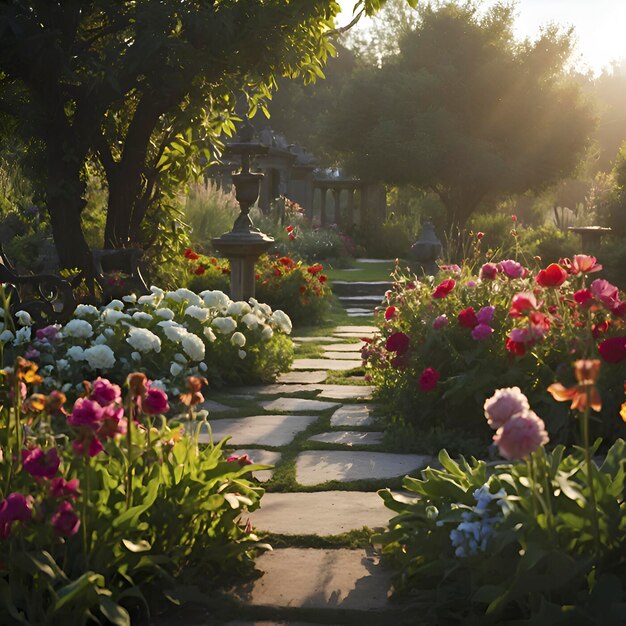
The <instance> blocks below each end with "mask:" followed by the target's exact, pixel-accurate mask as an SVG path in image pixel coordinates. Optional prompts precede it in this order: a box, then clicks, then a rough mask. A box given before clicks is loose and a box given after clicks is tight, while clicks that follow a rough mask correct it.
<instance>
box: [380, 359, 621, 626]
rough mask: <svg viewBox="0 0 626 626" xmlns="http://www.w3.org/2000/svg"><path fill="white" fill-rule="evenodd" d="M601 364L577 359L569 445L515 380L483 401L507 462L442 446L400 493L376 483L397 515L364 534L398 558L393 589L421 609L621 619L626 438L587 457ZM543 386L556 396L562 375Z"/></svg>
mask: <svg viewBox="0 0 626 626" xmlns="http://www.w3.org/2000/svg"><path fill="white" fill-rule="evenodd" d="M608 367H609V366H607V365H603V366H602V368H608ZM600 369H601V367H600V361H599V360H593V361H585V360H580V361H577V362H576V364H575V373H576V377H577V380H578V384H577V385H576V386H575V387H574V388H571V389H569V390H567V391H568V393H567V394H566V395H567V396H568V399H569V400H572V401H573V402H572V408H575V409H576V410H578V412H579V415H578V421H579V424H580V427H581V441H582V444H583V445H582V446H581V447H578V448H576V449H575V450H573V452H572V453H571V454H569V455H565V449H564V447H563V446H561V445H559V446H557V447H556V448H554V450H553V451H552V452H547V451H546V450H545V449H544V445H545V444H546V443H547V441H548V438H549V433H548V432H547V431H546V427H545V424H544V422H543V420H541V419H540V418H539V417H538V416H537V415H536V414H535V413H534V412H533V411H532V410H531V408H530V407H531V405H530V404H529V402H528V399H527V398H526V397H525V396H524V395H523V394H522V393H521V392H520V390H519V389H518V388H509V389H500V390H498V391H497V392H496V394H495V395H494V396H493V397H491V398H489V399H488V400H487V401H486V402H485V405H484V412H485V417H486V418H487V424H488V426H490V427H491V428H492V429H493V430H495V431H496V432H495V434H494V436H493V441H494V444H495V445H496V446H497V447H498V449H499V452H500V454H501V455H502V456H504V457H505V458H506V459H508V460H509V461H511V462H510V463H503V464H497V465H495V466H491V467H489V466H488V465H487V464H486V463H485V462H484V461H477V460H476V459H471V461H469V462H468V461H466V460H465V459H464V458H461V459H460V461H459V462H457V461H454V460H452V459H451V458H450V456H449V455H448V453H447V452H446V451H445V450H442V451H441V453H440V454H439V461H440V463H441V466H442V467H441V469H432V468H428V469H426V470H424V471H423V472H422V476H421V479H415V478H411V477H406V478H405V479H404V482H403V487H404V490H405V492H408V493H405V494H393V493H392V492H391V491H390V490H384V491H381V492H379V494H380V495H381V497H382V498H383V500H384V501H385V504H386V506H387V507H388V508H389V509H391V510H392V511H393V512H394V517H393V518H392V519H391V520H390V524H389V530H388V531H387V532H385V533H383V534H381V535H379V536H377V537H374V538H373V541H374V542H375V543H379V544H381V545H382V546H384V551H385V553H386V554H387V555H388V556H390V557H391V558H392V559H393V561H394V563H395V565H396V567H397V569H398V574H397V576H396V578H395V589H396V592H397V593H398V594H399V595H404V596H405V597H406V598H408V599H409V600H412V601H413V602H415V603H417V604H418V605H419V607H416V610H419V612H420V614H421V615H422V617H423V619H425V620H426V621H428V622H432V623H437V624H439V623H445V624H496V623H497V624H501V623H507V624H509V623H516V624H522V623H524V624H538V625H539V624H545V625H546V626H548V625H550V626H554V625H557V624H562V625H563V626H566V625H569V624H592V623H602V624H622V623H624V621H625V620H626V589H625V587H624V580H626V515H625V514H626V504H625V503H624V502H625V501H624V498H625V495H626V493H625V484H626V483H625V481H624V476H625V475H626V446H625V444H624V440H622V439H618V440H617V441H616V442H615V443H614V444H613V445H612V447H611V448H610V449H609V450H608V451H607V453H606V455H605V456H604V458H603V461H602V462H600V463H599V464H596V462H594V461H593V460H592V456H593V455H594V454H595V453H597V448H598V442H596V443H595V444H594V445H591V444H590V440H589V418H590V411H591V408H592V404H594V405H595V408H598V406H597V405H598V403H600V402H601V397H600V394H599V391H598V389H597V388H596V382H597V379H598V375H599V373H600ZM549 391H551V393H552V394H553V395H554V396H555V397H556V398H557V399H563V394H564V388H562V387H561V386H560V385H558V384H557V385H554V386H552V387H551V388H550V389H549ZM621 415H622V418H624V419H626V403H624V404H623V405H622V408H621ZM611 419H613V420H615V421H617V419H616V416H615V415H613V416H611Z"/></svg>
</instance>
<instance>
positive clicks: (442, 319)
mask: <svg viewBox="0 0 626 626" xmlns="http://www.w3.org/2000/svg"><path fill="white" fill-rule="evenodd" d="M448 323H449V320H448V316H447V315H446V314H445V313H444V314H443V315H438V316H437V317H436V318H435V319H434V320H433V328H434V329H435V330H439V329H440V328H443V327H444V326H447V325H448Z"/></svg>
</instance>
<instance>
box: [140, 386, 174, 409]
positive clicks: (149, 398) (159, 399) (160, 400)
mask: <svg viewBox="0 0 626 626" xmlns="http://www.w3.org/2000/svg"><path fill="white" fill-rule="evenodd" d="M141 410H142V411H143V412H144V413H146V414H148V415H161V414H162V413H166V412H167V411H169V410H170V405H169V404H168V403H167V394H166V393H165V391H163V390H162V389H158V388H157V387H150V389H148V391H147V392H146V395H145V396H144V397H143V398H142V399H141Z"/></svg>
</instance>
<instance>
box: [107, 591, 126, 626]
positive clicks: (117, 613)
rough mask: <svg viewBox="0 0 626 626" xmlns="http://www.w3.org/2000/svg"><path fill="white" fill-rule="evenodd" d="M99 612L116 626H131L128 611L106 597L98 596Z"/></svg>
mask: <svg viewBox="0 0 626 626" xmlns="http://www.w3.org/2000/svg"><path fill="white" fill-rule="evenodd" d="M100 611H101V612H102V615H104V617H106V618H107V619H108V620H109V622H111V623H112V624H115V625H116V626H131V624H130V615H129V614H128V611H127V610H126V609H125V608H124V607H121V606H120V605H119V604H117V603H116V602H114V601H113V600H111V598H108V597H107V596H100Z"/></svg>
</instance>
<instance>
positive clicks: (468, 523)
mask: <svg viewBox="0 0 626 626" xmlns="http://www.w3.org/2000/svg"><path fill="white" fill-rule="evenodd" d="M505 496H506V493H505V491H504V489H500V491H498V492H497V493H491V492H490V491H489V486H488V485H486V484H485V485H483V486H482V487H480V488H479V489H477V490H476V491H475V492H474V499H475V500H476V506H475V507H474V508H473V509H470V510H468V511H464V512H463V513H462V514H461V517H462V518H463V521H462V522H461V523H460V524H459V525H458V526H457V527H456V528H455V529H454V530H451V531H450V542H451V543H452V547H453V548H455V550H454V554H455V555H456V556H458V557H460V558H465V557H468V556H475V555H476V554H478V552H479V551H480V552H485V550H486V549H487V546H488V544H489V539H490V538H491V536H492V535H493V531H494V527H495V526H496V524H498V523H499V522H501V521H502V519H503V518H504V515H505V514H506V513H508V510H509V508H508V507H509V503H508V502H507V501H506V499H505ZM492 502H496V503H497V505H498V506H499V507H500V510H499V511H495V512H493V507H491V508H492V510H490V505H491V503H492Z"/></svg>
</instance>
